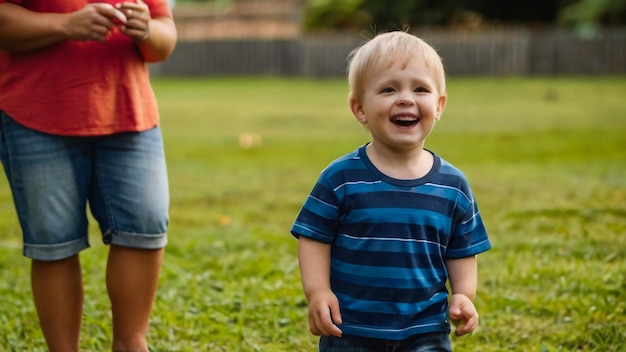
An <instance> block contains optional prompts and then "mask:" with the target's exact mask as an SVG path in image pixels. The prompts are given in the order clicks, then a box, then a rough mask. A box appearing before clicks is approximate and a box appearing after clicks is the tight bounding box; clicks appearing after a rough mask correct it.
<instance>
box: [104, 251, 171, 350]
mask: <svg viewBox="0 0 626 352" xmlns="http://www.w3.org/2000/svg"><path fill="white" fill-rule="evenodd" d="M163 253H164V250H163V249H136V248H129V247H122V246H118V245H111V248H110V250H109V258H108V263H107V276H106V282H107V290H108V292H109V297H110V299H111V308H112V312H113V351H115V352H117V351H120V352H121V351H141V352H144V351H148V343H147V341H146V334H147V332H148V323H149V320H150V312H151V310H152V303H153V301H154V297H155V294H156V290H157V285H158V281H159V273H160V270H161V263H162V260H163Z"/></svg>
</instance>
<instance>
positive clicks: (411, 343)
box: [291, 31, 491, 352]
mask: <svg viewBox="0 0 626 352" xmlns="http://www.w3.org/2000/svg"><path fill="white" fill-rule="evenodd" d="M348 81H349V85H350V94H349V103H350V109H351V110H352V113H353V114H354V116H355V117H356V119H357V121H359V122H360V123H361V124H363V125H364V126H366V127H367V128H368V130H369V132H370V134H371V142H369V143H367V144H365V145H364V146H362V147H360V148H358V149H357V150H355V151H354V152H352V153H350V154H347V155H345V156H343V157H341V158H339V159H337V160H335V161H334V162H332V163H331V164H330V165H329V166H328V167H327V168H326V169H325V170H324V171H323V172H322V174H321V175H320V177H319V179H318V181H317V183H316V185H315V187H314V188H313V190H312V191H311V194H310V195H309V197H308V199H307V200H306V202H305V203H304V206H303V208H302V210H301V211H300V214H299V215H298V217H297V219H296V221H295V223H294V225H293V228H292V231H291V232H292V234H293V235H294V236H296V237H297V238H298V239H299V240H298V259H299V262H300V272H301V276H302V286H303V290H304V293H305V295H306V298H307V300H308V303H309V327H310V330H311V332H312V333H313V334H315V335H320V336H321V338H320V343H319V350H320V351H322V352H328V351H373V352H374V351H375V352H380V351H394V352H400V351H450V350H451V344H450V338H449V333H450V324H449V321H448V319H450V320H452V321H453V322H455V324H458V326H457V327H456V331H455V333H456V335H458V336H461V335H464V334H468V333H471V332H472V331H474V329H475V328H476V326H477V325H478V313H477V311H476V308H475V307H474V304H473V303H472V301H473V300H474V297H475V295H476V285H477V284H476V281H477V264H476V254H478V253H481V252H484V251H487V250H489V249H490V248H491V244H490V242H489V239H488V237H487V233H486V230H485V227H484V225H483V221H482V219H481V216H480V213H479V212H478V208H477V206H476V202H475V200H474V197H473V195H472V192H471V190H470V187H469V184H468V181H467V179H466V178H465V176H464V175H463V173H461V171H460V170H458V169H457V168H455V167H454V166H452V165H451V164H449V163H448V162H446V161H445V160H443V159H442V158H441V157H439V156H438V155H436V154H435V153H433V152H431V151H429V150H427V149H424V141H425V139H426V137H427V136H428V135H429V134H430V132H431V131H432V129H433V127H434V125H435V122H436V121H438V120H439V119H440V118H441V114H442V112H443V110H444V107H445V105H446V87H445V74H444V69H443V64H442V62H441V59H440V58H439V56H438V54H437V52H436V51H435V50H434V49H433V48H432V47H430V46H429V45H428V44H426V43H425V42H424V41H422V40H421V39H419V38H417V37H415V36H413V35H410V34H408V33H405V32H401V31H397V32H390V33H385V34H381V35H378V36H376V37H374V38H373V39H372V40H370V41H369V42H368V43H366V44H364V45H363V46H361V47H359V48H357V49H356V50H354V51H353V52H352V54H351V55H350V58H349V65H348ZM447 280H449V283H450V288H451V291H452V292H451V296H450V297H449V295H448V290H447V288H446V281H447Z"/></svg>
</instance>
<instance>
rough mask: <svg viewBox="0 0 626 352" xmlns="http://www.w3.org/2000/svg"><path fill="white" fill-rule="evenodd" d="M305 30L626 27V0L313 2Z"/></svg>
mask: <svg viewBox="0 0 626 352" xmlns="http://www.w3.org/2000/svg"><path fill="white" fill-rule="evenodd" d="M307 4H308V7H307V10H306V11H305V19H306V21H305V28H307V29H309V30H312V29H333V28H334V29H342V28H346V27H350V26H351V27H352V28H358V29H363V28H367V27H370V26H376V27H377V28H379V29H381V30H393V29H402V28H405V27H419V26H446V25H452V24H457V25H458V24H459V23H461V24H462V23H463V22H464V21H467V19H468V18H472V19H476V18H479V19H480V20H481V21H484V22H495V23H500V24H502V23H505V24H537V23H542V24H544V25H554V24H563V25H568V26H574V25H579V26H580V25H585V24H586V25H590V24H593V25H596V26H597V25H624V24H626V0H579V1H562V0H548V1H545V0H528V1H523V2H522V1H500V0H450V1H436V0H390V1H378V0H339V1H329V0H309V1H308V2H307Z"/></svg>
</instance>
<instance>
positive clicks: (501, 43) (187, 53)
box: [151, 28, 626, 77]
mask: <svg viewBox="0 0 626 352" xmlns="http://www.w3.org/2000/svg"><path fill="white" fill-rule="evenodd" d="M417 34H418V35H419V36H420V37H422V38H423V39H424V40H426V41H427V42H429V43H430V44H432V45H433V47H435V48H436V49H437V50H438V52H439V54H440V55H441V57H442V58H443V60H444V65H445V67H446V72H447V73H448V74H449V75H560V74H580V75H595V74H603V75H606V74H624V73H626V29H624V28H618V29H610V30H605V31H602V32H600V33H597V35H595V36H594V37H591V38H584V37H581V36H577V35H576V34H575V33H572V32H566V31H562V30H549V31H546V30H542V31H533V30H508V31H492V32H467V33H461V32H458V31H456V32H450V31H435V30H431V31H423V32H419V33H417ZM363 42H364V39H363V38H362V37H361V36H359V35H347V34H344V35H334V36H303V37H298V38H293V39H240V40H211V41H182V42H179V43H178V45H177V47H176V50H175V51H174V53H173V54H172V56H171V57H170V58H169V59H168V61H166V62H163V63H159V64H154V65H152V66H151V72H152V74H153V75H165V76H229V75H252V76H255V75H277V76H303V77H332V76H341V75H344V74H345V66H346V57H347V55H348V54H349V53H350V51H351V50H352V49H354V48H355V47H356V46H358V45H360V44H362V43H363Z"/></svg>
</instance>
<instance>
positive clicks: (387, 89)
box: [380, 87, 395, 93]
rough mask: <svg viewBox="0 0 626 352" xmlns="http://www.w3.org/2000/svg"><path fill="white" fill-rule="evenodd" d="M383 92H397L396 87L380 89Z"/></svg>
mask: <svg viewBox="0 0 626 352" xmlns="http://www.w3.org/2000/svg"><path fill="white" fill-rule="evenodd" d="M380 92H381V93H392V92H395V89H393V88H392V87H385V88H383V89H381V90H380Z"/></svg>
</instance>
